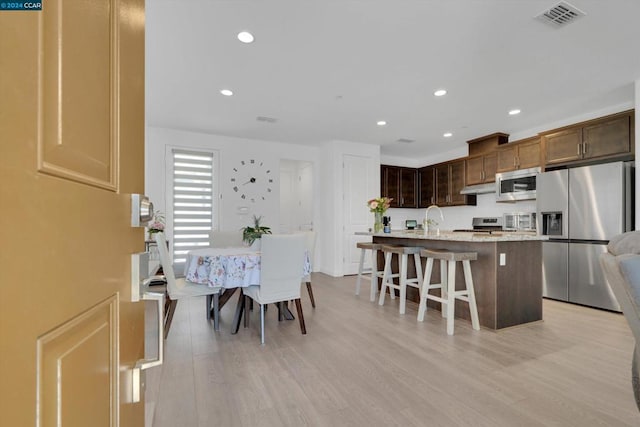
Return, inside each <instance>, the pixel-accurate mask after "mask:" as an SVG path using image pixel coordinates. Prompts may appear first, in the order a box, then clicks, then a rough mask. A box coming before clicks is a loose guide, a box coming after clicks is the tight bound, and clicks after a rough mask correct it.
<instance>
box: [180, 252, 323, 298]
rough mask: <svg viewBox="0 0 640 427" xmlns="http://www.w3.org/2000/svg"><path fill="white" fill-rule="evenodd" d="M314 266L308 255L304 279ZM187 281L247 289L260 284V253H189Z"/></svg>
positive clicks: (186, 267)
mask: <svg viewBox="0 0 640 427" xmlns="http://www.w3.org/2000/svg"><path fill="white" fill-rule="evenodd" d="M310 272H311V263H310V261H309V256H308V254H307V255H306V256H305V262H304V266H303V269H302V271H301V272H300V273H301V274H300V278H301V279H302V277H303V276H307V275H309V274H310ZM185 277H186V279H187V280H188V281H189V282H193V283H200V284H206V285H209V286H222V287H223V288H243V287H247V286H252V285H259V284H260V252H258V251H252V250H251V248H247V247H239V248H204V249H196V250H193V251H189V253H188V254H187V261H186V264H185Z"/></svg>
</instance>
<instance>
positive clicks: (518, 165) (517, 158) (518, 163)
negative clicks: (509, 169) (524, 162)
mask: <svg viewBox="0 0 640 427" xmlns="http://www.w3.org/2000/svg"><path fill="white" fill-rule="evenodd" d="M516 167H517V168H518V169H520V156H516Z"/></svg>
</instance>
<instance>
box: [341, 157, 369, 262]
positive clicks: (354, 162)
mask: <svg viewBox="0 0 640 427" xmlns="http://www.w3.org/2000/svg"><path fill="white" fill-rule="evenodd" d="M343 164H344V212H345V217H344V238H343V242H344V260H343V266H342V274H356V273H357V272H358V265H359V263H360V249H358V248H357V247H356V245H357V243H358V242H370V241H371V237H369V236H356V235H355V234H354V233H356V232H358V231H369V230H370V229H371V228H372V227H373V214H372V213H370V212H369V209H368V208H367V203H366V202H367V198H366V197H363V195H365V194H371V189H373V188H376V187H377V185H373V177H372V176H371V175H372V174H371V173H370V170H371V168H372V159H371V158H370V157H363V156H353V155H345V156H344V157H343Z"/></svg>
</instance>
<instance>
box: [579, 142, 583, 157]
mask: <svg viewBox="0 0 640 427" xmlns="http://www.w3.org/2000/svg"><path fill="white" fill-rule="evenodd" d="M581 155H582V144H578V157H580V156H581Z"/></svg>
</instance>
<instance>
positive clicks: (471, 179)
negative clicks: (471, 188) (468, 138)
mask: <svg viewBox="0 0 640 427" xmlns="http://www.w3.org/2000/svg"><path fill="white" fill-rule="evenodd" d="M497 159H498V154H497V153H496V152H491V153H488V154H484V155H482V156H474V157H467V158H466V159H465V162H466V165H465V179H466V184H467V185H474V184H484V183H487V182H495V180H496V168H497Z"/></svg>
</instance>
